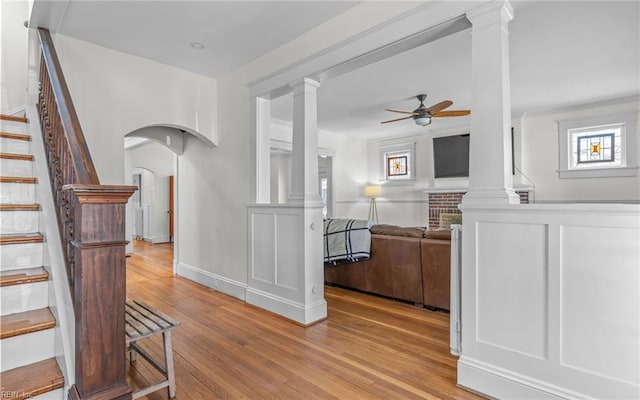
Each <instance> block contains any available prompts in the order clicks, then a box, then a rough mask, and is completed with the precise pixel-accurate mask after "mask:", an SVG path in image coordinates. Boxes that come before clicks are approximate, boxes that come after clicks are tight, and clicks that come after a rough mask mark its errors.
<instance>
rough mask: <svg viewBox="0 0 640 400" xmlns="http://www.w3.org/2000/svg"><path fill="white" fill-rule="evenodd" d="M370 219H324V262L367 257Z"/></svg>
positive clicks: (369, 240)
mask: <svg viewBox="0 0 640 400" xmlns="http://www.w3.org/2000/svg"><path fill="white" fill-rule="evenodd" d="M371 225H372V223H371V221H367V220H362V219H327V220H325V221H324V246H323V247H324V262H325V263H331V262H334V261H340V260H347V261H358V260H364V259H368V258H369V255H370V249H371V232H369V228H370V227H371Z"/></svg>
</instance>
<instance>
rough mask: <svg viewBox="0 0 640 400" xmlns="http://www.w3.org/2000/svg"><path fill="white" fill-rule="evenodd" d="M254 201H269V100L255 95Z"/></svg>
mask: <svg viewBox="0 0 640 400" xmlns="http://www.w3.org/2000/svg"><path fill="white" fill-rule="evenodd" d="M254 99H255V104H254V107H255V120H256V178H255V179H256V182H255V190H256V198H255V201H256V203H270V202H271V100H269V99H265V98H263V97H255V98H254Z"/></svg>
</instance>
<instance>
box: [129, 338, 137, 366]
mask: <svg viewBox="0 0 640 400" xmlns="http://www.w3.org/2000/svg"><path fill="white" fill-rule="evenodd" d="M135 360H136V342H131V343H129V362H130V363H132V362H134V361H135Z"/></svg>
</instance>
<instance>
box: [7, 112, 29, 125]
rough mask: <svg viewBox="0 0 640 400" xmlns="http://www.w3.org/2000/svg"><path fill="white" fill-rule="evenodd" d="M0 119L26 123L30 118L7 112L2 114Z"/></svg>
mask: <svg viewBox="0 0 640 400" xmlns="http://www.w3.org/2000/svg"><path fill="white" fill-rule="evenodd" d="M0 120H5V121H13V122H24V123H25V124H26V123H27V122H29V120H28V119H26V118H25V117H18V116H15V115H7V114H0Z"/></svg>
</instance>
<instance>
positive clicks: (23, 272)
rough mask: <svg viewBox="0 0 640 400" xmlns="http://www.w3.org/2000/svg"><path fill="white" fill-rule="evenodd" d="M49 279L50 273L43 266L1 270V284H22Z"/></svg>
mask: <svg viewBox="0 0 640 400" xmlns="http://www.w3.org/2000/svg"><path fill="white" fill-rule="evenodd" d="M48 279H49V273H48V272H47V270H46V269H44V268H43V267H35V268H24V269H14V270H10V271H3V272H0V286H12V285H22V284H25V283H33V282H43V281H47V280H48Z"/></svg>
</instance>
